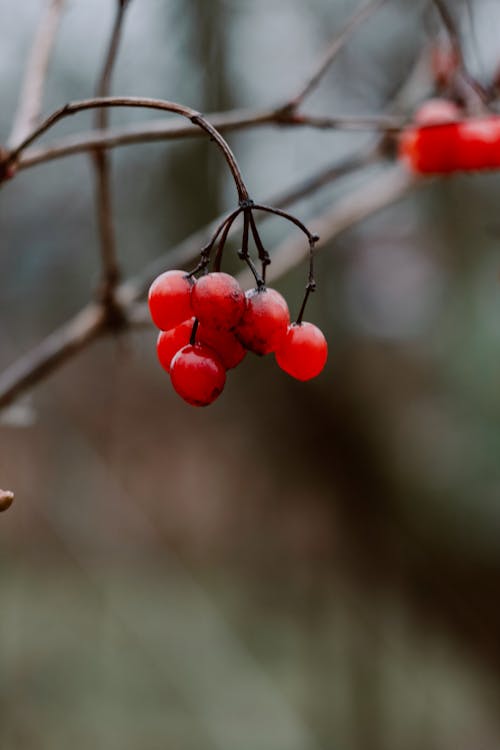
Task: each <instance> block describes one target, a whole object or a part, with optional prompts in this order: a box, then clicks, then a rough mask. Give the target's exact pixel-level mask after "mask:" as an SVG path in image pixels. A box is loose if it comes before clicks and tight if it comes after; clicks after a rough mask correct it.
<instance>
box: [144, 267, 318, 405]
mask: <svg viewBox="0 0 500 750" xmlns="http://www.w3.org/2000/svg"><path fill="white" fill-rule="evenodd" d="M149 309H150V312H151V317H152V319H153V322H154V323H155V325H156V326H157V327H158V328H159V329H160V333H159V335H158V341H157V353H158V359H159V361H160V364H161V365H162V367H163V368H164V369H165V370H166V371H167V372H168V373H170V378H171V381H172V385H173V387H174V389H175V390H176V391H177V393H178V394H179V396H181V398H183V399H184V400H185V401H187V402H188V403H189V404H192V405H193V406H207V405H208V404H211V403H212V402H213V401H215V399H216V398H217V397H218V396H219V395H220V393H221V392H222V390H223V388H224V385H225V382H226V370H230V369H232V368H233V367H236V366H237V365H238V364H240V362H241V361H242V360H243V358H244V356H245V354H246V352H247V351H251V352H254V353H255V354H260V355H263V354H269V353H271V352H273V353H274V355H275V357H276V361H277V363H278V365H279V366H280V367H281V368H282V369H283V370H284V371H285V372H287V373H288V374H289V375H291V376H292V377H294V378H297V379H298V380H310V379H311V378H314V377H315V376H316V375H319V373H320V372H321V371H322V369H323V367H324V366H325V363H326V359H327V343H326V340H325V337H324V336H323V334H322V332H321V331H320V330H319V328H317V327H316V326H314V325H313V324H312V323H305V322H301V321H299V322H297V323H293V324H290V313H289V311H288V305H287V303H286V301H285V299H284V298H283V297H282V296H281V294H280V293H279V292H277V291H276V290H275V289H270V288H268V287H266V286H265V285H261V286H257V287H256V288H255V289H251V290H249V291H248V292H246V293H245V292H244V291H243V290H242V288H241V287H240V285H239V284H238V282H237V281H236V279H235V278H234V277H233V276H230V275H229V274H227V273H222V272H213V273H208V274H205V275H203V276H201V277H200V278H199V279H197V280H196V281H195V280H194V279H193V278H192V277H191V276H190V275H189V274H186V273H185V272H184V271H166V272H165V273H162V274H161V275H160V276H158V277H157V278H156V279H155V281H154V282H153V284H152V285H151V288H150V290H149Z"/></svg>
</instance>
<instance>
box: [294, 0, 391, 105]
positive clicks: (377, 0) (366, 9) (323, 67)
mask: <svg viewBox="0 0 500 750" xmlns="http://www.w3.org/2000/svg"><path fill="white" fill-rule="evenodd" d="M386 2H387V0H372V2H369V3H368V4H366V5H362V6H361V7H360V8H358V9H357V10H356V11H355V12H354V14H353V15H352V16H351V17H350V18H349V20H348V21H347V23H346V25H345V26H344V28H343V29H342V30H341V31H340V33H339V34H338V35H337V36H336V37H335V39H334V40H333V41H332V43H331V44H330V46H329V47H328V49H327V50H326V52H325V54H324V55H323V57H322V58H321V60H320V61H319V63H318V65H317V67H316V69H315V70H314V72H313V73H312V75H311V76H310V77H309V78H308V79H307V80H306V81H305V83H304V84H303V85H302V86H301V88H300V89H299V91H298V92H297V93H296V94H295V96H293V97H292V98H291V99H290V101H289V102H287V104H286V105H285V109H287V110H292V111H293V110H296V109H298V108H299V107H300V105H301V104H302V102H303V101H304V99H305V98H306V96H307V95H308V94H310V93H311V91H312V90H313V89H314V88H316V86H317V85H318V83H319V82H320V80H321V79H322V77H323V76H324V74H325V73H326V71H327V70H328V68H329V67H330V65H331V64H332V62H333V61H334V60H335V58H336V57H337V55H338V54H339V52H340V51H341V49H342V48H343V47H344V45H345V43H346V42H347V41H348V40H349V39H350V37H351V34H352V33H353V32H354V31H355V29H357V27H358V26H360V25H361V24H362V23H364V21H367V20H368V19H369V18H371V16H372V15H373V14H374V13H376V12H377V11H378V10H379V9H380V8H381V7H382V6H383V5H384V4H385V3H386Z"/></svg>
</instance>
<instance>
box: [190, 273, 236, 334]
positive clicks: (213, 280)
mask: <svg viewBox="0 0 500 750" xmlns="http://www.w3.org/2000/svg"><path fill="white" fill-rule="evenodd" d="M191 306H192V308H193V312H194V314H195V315H196V317H197V318H198V320H199V321H200V323H203V324H205V325H207V326H210V327H211V328H220V329H221V330H226V331H227V330H229V329H231V328H234V327H235V326H236V324H237V323H238V322H239V320H240V318H241V316H242V315H243V312H244V310H245V293H244V292H243V289H242V288H241V287H240V285H239V284H238V282H237V281H236V279H235V278H234V277H233V276H230V275H229V274H228V273H221V272H215V273H208V274H206V276H201V277H200V278H199V279H198V280H197V282H196V284H195V285H194V287H193V291H192V293H191Z"/></svg>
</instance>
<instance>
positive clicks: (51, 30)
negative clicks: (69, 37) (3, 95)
mask: <svg viewBox="0 0 500 750" xmlns="http://www.w3.org/2000/svg"><path fill="white" fill-rule="evenodd" d="M64 3H65V0H48V2H47V7H46V8H45V10H44V12H43V14H42V17H41V19H40V23H39V26H38V29H37V32H36V35H35V39H34V41H33V46H32V48H31V53H30V56H29V59H28V63H27V66H26V72H25V75H24V81H23V85H22V88H21V94H20V97H19V104H18V107H17V112H16V114H15V117H14V123H13V125H12V130H11V133H10V136H9V140H8V144H9V147H10V148H12V147H13V146H14V145H15V144H16V143H19V142H21V141H22V140H23V138H25V136H26V135H27V134H28V133H29V132H30V131H31V130H33V128H34V127H35V126H36V124H37V122H38V119H39V116H40V112H41V108H42V99H43V90H44V85H45V78H46V76H47V69H48V66H49V62H50V58H51V54H52V49H53V46H54V42H55V39H56V34H57V30H58V27H59V22H60V19H61V15H62V12H63V9H64Z"/></svg>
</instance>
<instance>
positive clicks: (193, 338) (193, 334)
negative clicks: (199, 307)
mask: <svg viewBox="0 0 500 750" xmlns="http://www.w3.org/2000/svg"><path fill="white" fill-rule="evenodd" d="M199 324H200V322H199V320H198V318H195V319H194V323H193V327H192V329H191V336H190V337H189V343H190V344H191V346H194V345H195V344H196V332H197V331H198V326H199Z"/></svg>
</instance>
